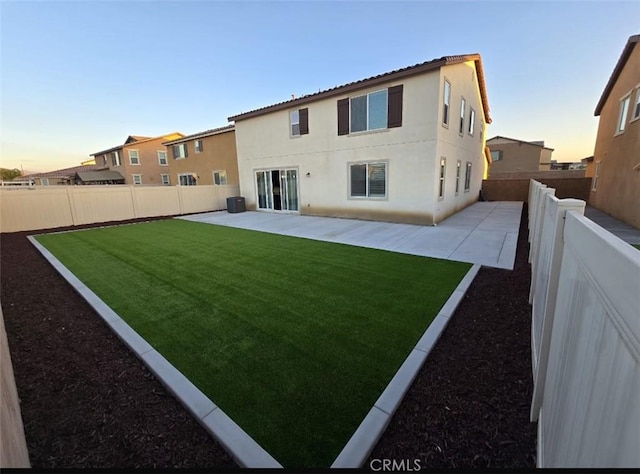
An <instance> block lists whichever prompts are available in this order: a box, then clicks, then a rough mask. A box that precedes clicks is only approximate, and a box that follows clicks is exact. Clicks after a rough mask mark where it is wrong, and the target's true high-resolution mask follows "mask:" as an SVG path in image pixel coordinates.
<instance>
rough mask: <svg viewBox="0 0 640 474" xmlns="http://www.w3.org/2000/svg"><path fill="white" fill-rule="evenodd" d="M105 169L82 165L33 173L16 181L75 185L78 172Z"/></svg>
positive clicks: (36, 183)
mask: <svg viewBox="0 0 640 474" xmlns="http://www.w3.org/2000/svg"><path fill="white" fill-rule="evenodd" d="M103 169H105V166H99V165H81V166H73V167H71V168H64V169H60V170H54V171H47V172H46V173H33V174H29V175H25V176H20V177H19V178H16V179H15V180H14V181H20V182H28V183H30V184H33V185H35V186H60V185H69V184H75V182H74V180H75V176H76V174H77V173H78V172H89V171H98V170H103Z"/></svg>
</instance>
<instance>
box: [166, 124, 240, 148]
mask: <svg viewBox="0 0 640 474" xmlns="http://www.w3.org/2000/svg"><path fill="white" fill-rule="evenodd" d="M235 128H236V126H235V125H233V124H231V125H225V126H224V127H218V128H212V129H211V130H205V131H204V132H198V133H193V134H191V135H185V136H184V137H182V138H178V139H177V140H171V141H168V142H162V144H163V145H174V144H176V143H183V142H186V141H188V140H194V139H196V138H203V137H209V136H211V135H217V134H219V133H225V132H230V131H232V130H235Z"/></svg>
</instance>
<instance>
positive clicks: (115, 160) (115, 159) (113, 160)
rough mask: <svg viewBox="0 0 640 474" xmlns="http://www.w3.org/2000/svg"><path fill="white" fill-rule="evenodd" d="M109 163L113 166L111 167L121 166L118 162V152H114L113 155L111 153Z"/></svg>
mask: <svg viewBox="0 0 640 474" xmlns="http://www.w3.org/2000/svg"><path fill="white" fill-rule="evenodd" d="M111 163H112V164H113V166H120V165H121V164H122V163H121V162H120V152H119V151H114V152H113V153H111ZM105 164H106V163H105Z"/></svg>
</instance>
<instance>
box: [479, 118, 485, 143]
mask: <svg viewBox="0 0 640 474" xmlns="http://www.w3.org/2000/svg"><path fill="white" fill-rule="evenodd" d="M482 137H484V120H482V118H481V119H480V134H479V135H478V140H480V143H482Z"/></svg>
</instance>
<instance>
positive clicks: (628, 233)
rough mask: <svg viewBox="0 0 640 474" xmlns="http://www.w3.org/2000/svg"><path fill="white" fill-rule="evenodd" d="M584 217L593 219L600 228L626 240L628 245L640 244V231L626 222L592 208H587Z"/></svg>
mask: <svg viewBox="0 0 640 474" xmlns="http://www.w3.org/2000/svg"><path fill="white" fill-rule="evenodd" d="M584 216H585V217H587V218H589V219H591V220H592V221H593V222H595V223H596V224H598V225H599V226H600V227H603V228H605V229H606V230H608V231H609V232H611V233H612V234H613V235H615V236H616V237H618V238H619V239H622V240H624V241H625V242H626V243H628V244H631V245H639V244H640V229H636V228H635V227H633V226H630V225H629V224H627V223H626V222H622V221H621V220H618V219H616V218H615V217H613V216H610V215H609V214H606V213H604V212H602V211H600V210H599V209H596V208H595V207H591V206H587V207H586V208H585V210H584Z"/></svg>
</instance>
